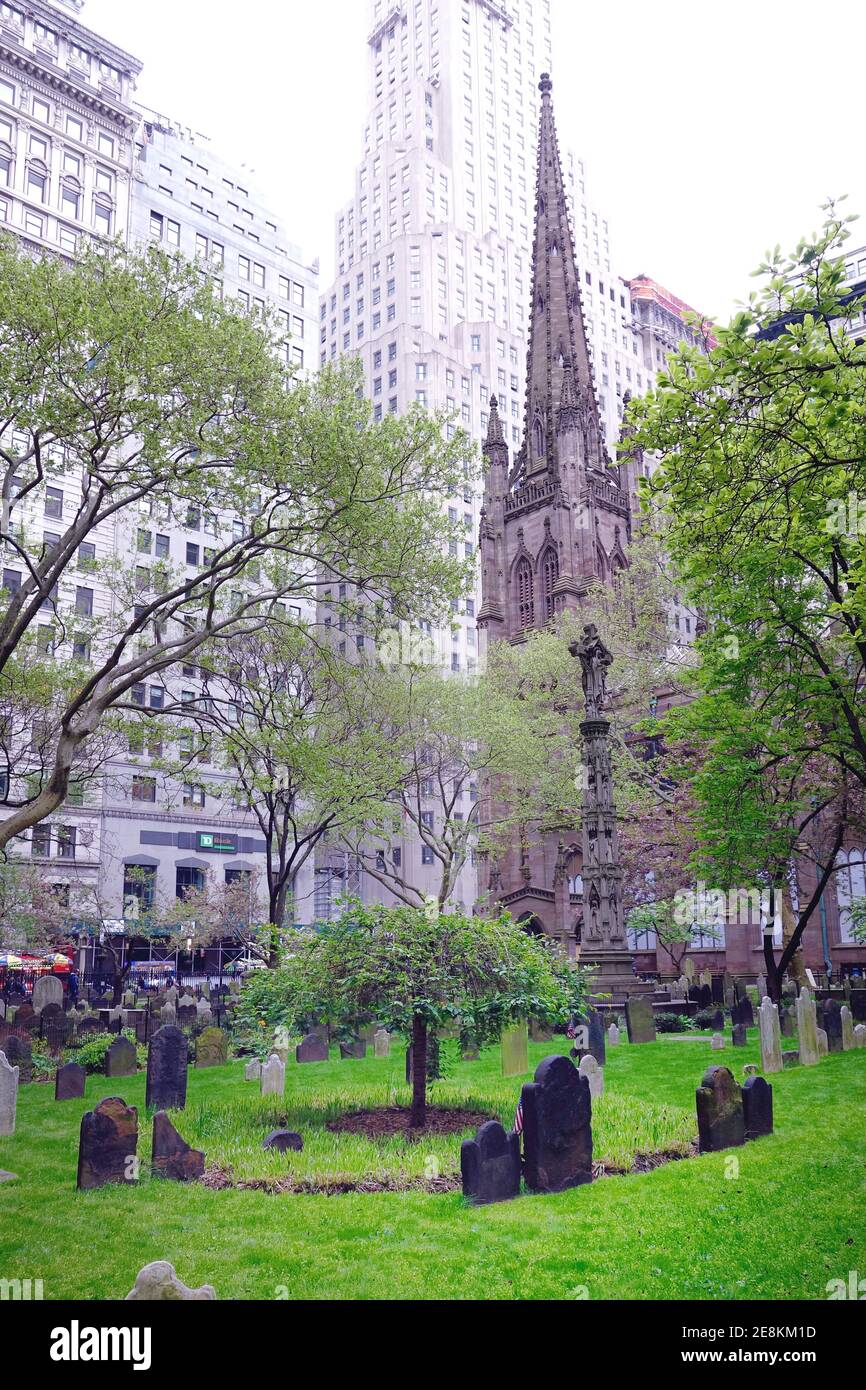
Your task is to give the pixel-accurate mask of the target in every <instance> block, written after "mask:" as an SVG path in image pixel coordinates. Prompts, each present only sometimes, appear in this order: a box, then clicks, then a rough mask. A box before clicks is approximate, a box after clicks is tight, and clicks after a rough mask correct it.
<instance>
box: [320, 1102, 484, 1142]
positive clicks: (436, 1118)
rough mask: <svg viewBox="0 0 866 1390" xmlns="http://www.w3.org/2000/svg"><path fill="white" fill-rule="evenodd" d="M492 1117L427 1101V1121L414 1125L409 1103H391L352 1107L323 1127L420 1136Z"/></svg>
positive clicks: (382, 1135) (452, 1131) (373, 1135)
mask: <svg viewBox="0 0 866 1390" xmlns="http://www.w3.org/2000/svg"><path fill="white" fill-rule="evenodd" d="M492 1118H493V1116H492V1115H484V1114H482V1113H481V1112H480V1111H479V1110H446V1109H445V1108H444V1107H443V1108H437V1107H436V1106H432V1105H428V1107H427V1123H426V1124H425V1126H424V1128H423V1129H414V1128H413V1127H412V1124H411V1119H412V1112H411V1110H410V1109H409V1108H408V1106H405V1105H391V1106H388V1107H387V1109H385V1108H383V1109H381V1110H353V1111H351V1112H350V1113H349V1114H348V1115H340V1116H339V1118H338V1119H336V1120H329V1121H328V1124H327V1126H326V1128H328V1129H330V1130H333V1131H334V1132H335V1133H337V1134H340V1133H343V1134H365V1135H366V1136H367V1138H368V1139H383V1138H387V1137H388V1136H390V1135H392V1134H411V1135H413V1136H417V1137H418V1138H419V1139H420V1138H421V1136H422V1135H424V1134H460V1133H461V1132H462V1131H463V1130H465V1129H476V1128H477V1127H478V1125H483V1124H484V1123H485V1121H486V1120H490V1119H492Z"/></svg>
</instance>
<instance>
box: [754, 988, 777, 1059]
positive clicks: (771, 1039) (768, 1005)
mask: <svg viewBox="0 0 866 1390" xmlns="http://www.w3.org/2000/svg"><path fill="white" fill-rule="evenodd" d="M759 1023H760V1026H761V1067H762V1068H763V1070H764V1071H765V1072H774V1071H781V1070H782V1035H781V1033H780V1031H779V1010H778V1009H777V1008H776V1006H775V1004H774V1003H773V1001H772V999H768V998H767V997H766V996H765V997H764V998H763V999H762V1000H761V1010H760V1015H759Z"/></svg>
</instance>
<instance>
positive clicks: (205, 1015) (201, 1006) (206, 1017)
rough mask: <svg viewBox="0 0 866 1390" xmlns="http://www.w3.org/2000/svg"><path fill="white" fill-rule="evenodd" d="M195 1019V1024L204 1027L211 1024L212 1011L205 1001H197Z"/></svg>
mask: <svg viewBox="0 0 866 1390" xmlns="http://www.w3.org/2000/svg"><path fill="white" fill-rule="evenodd" d="M195 1017H196V1022H197V1023H204V1024H205V1025H207V1024H209V1023H212V1022H213V1011H212V1010H211V1006H210V1004H209V1003H208V1001H207V1000H206V999H199V1000H198V1002H197V1003H196V1006H195Z"/></svg>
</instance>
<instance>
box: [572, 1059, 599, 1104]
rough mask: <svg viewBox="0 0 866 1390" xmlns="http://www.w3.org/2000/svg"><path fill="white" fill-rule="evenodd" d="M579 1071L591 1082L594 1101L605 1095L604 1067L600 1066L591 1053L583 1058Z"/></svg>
mask: <svg viewBox="0 0 866 1390" xmlns="http://www.w3.org/2000/svg"><path fill="white" fill-rule="evenodd" d="M577 1070H578V1072H579V1073H580V1075H581V1076H585V1077H586V1079H587V1081H588V1082H589V1094H590V1096H591V1097H592V1099H593V1100H595V1098H596V1096H603V1095H604V1067H602V1066H599V1064H598V1062H597V1061H596V1059H595V1057H593V1055H592V1053H591V1052H587V1054H586V1056H585V1057H581V1059H580V1064H579V1066H578V1068H577Z"/></svg>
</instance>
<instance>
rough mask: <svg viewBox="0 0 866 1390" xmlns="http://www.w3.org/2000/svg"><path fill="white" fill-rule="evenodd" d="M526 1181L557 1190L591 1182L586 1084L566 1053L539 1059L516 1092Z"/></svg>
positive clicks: (535, 1188)
mask: <svg viewBox="0 0 866 1390" xmlns="http://www.w3.org/2000/svg"><path fill="white" fill-rule="evenodd" d="M521 1099H522V1107H523V1147H524V1156H525V1164H526V1185H527V1187H530V1188H532V1190H533V1191H535V1192H562V1191H563V1190H564V1189H565V1188H567V1187H577V1186H578V1185H579V1184H581V1183H585V1182H591V1180H592V1099H591V1097H590V1092H589V1082H588V1081H587V1079H586V1077H585V1076H581V1075H580V1073H579V1071H578V1070H577V1068H576V1067H575V1065H574V1063H573V1062H571V1061H570V1060H569V1059H568V1057H562V1056H555V1057H545V1058H544V1060H543V1061H542V1062H539V1064H538V1066H537V1067H536V1069H535V1080H534V1081H530V1082H527V1084H526V1085H525V1086H524V1087H523V1089H522V1091H521Z"/></svg>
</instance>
